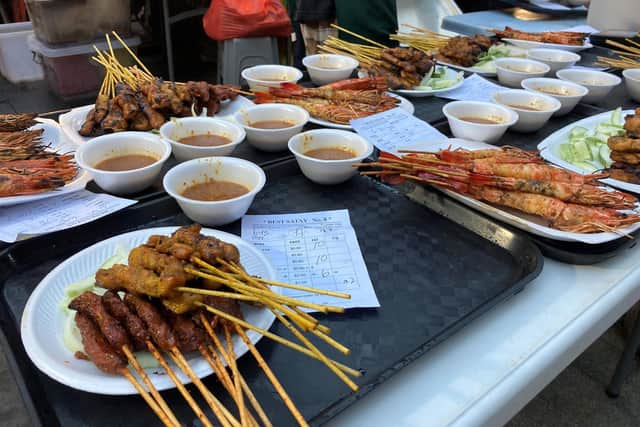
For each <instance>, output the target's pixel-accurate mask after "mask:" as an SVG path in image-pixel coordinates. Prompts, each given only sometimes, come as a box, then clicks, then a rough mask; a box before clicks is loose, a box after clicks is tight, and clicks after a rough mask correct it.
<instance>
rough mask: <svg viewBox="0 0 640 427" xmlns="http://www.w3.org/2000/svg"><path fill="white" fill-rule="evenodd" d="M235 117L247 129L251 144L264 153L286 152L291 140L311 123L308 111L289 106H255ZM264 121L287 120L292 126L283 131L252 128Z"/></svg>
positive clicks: (241, 111)
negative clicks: (253, 124)
mask: <svg viewBox="0 0 640 427" xmlns="http://www.w3.org/2000/svg"><path fill="white" fill-rule="evenodd" d="M233 117H234V119H235V120H236V122H238V123H240V125H241V126H242V127H243V128H244V129H245V131H246V133H247V141H249V144H251V145H253V146H254V147H256V148H257V149H259V150H263V151H282V150H286V149H287V143H288V142H289V139H290V138H291V137H292V136H293V135H295V134H297V133H300V131H301V130H302V128H303V127H304V125H306V124H307V122H308V121H309V113H307V110H305V109H304V108H301V107H297V106H295V105H287V104H260V105H254V106H251V107H248V108H243V109H242V110H239V111H237V112H236V113H235V114H234V116H233ZM263 120H285V121H288V122H291V123H292V125H291V126H289V127H286V128H282V129H262V128H256V127H252V126H251V123H255V122H259V121H263Z"/></svg>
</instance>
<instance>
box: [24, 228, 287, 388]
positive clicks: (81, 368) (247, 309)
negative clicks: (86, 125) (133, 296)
mask: <svg viewBox="0 0 640 427" xmlns="http://www.w3.org/2000/svg"><path fill="white" fill-rule="evenodd" d="M177 228H178V227H158V228H148V229H145V230H138V231H133V232H130V233H125V234H121V235H119V236H114V237H111V238H110V239H107V240H103V241H102V242H98V243H96V244H94V245H92V246H90V247H88V248H86V249H83V250H82V251H80V252H78V253H77V254H75V255H73V256H71V257H70V258H68V259H67V260H65V261H64V262H62V263H61V264H60V265H58V266H57V267H56V268H54V269H53V270H52V271H51V272H50V273H49V274H47V276H46V277H45V278H44V279H42V281H41V282H40V283H39V284H38V286H37V287H36V288H35V290H34V291H33V293H32V294H31V296H30V297H29V300H28V301H27V304H26V306H25V308H24V312H23V314H22V322H21V325H20V329H21V336H22V343H23V344H24V347H25V350H26V351H27V354H28V355H29V357H30V358H31V361H32V362H33V363H34V364H35V365H36V366H37V367H38V369H40V370H41V371H42V372H44V373H45V374H47V375H48V376H50V377H51V378H53V379H54V380H56V381H58V382H60V383H62V384H65V385H67V386H69V387H73V388H75V389H78V390H83V391H88V392H90V393H98V394H109V395H128V394H137V392H136V390H135V389H134V388H133V386H132V385H131V384H130V383H129V381H127V380H126V379H125V378H124V377H122V376H120V375H109V374H106V373H104V372H102V371H100V370H99V369H98V368H97V367H96V366H95V365H94V364H93V363H92V362H89V361H86V360H80V359H77V358H75V357H74V355H73V354H72V353H71V352H70V351H69V350H68V349H67V348H66V347H65V346H64V344H63V342H62V331H63V322H64V318H65V315H64V313H63V312H62V310H61V309H60V301H61V300H62V299H63V297H64V288H65V287H66V286H68V285H69V284H71V283H73V282H76V281H78V280H80V279H83V278H85V277H88V276H91V275H92V274H94V273H95V272H96V270H97V269H98V268H99V267H100V265H102V264H103V263H104V262H105V260H107V259H108V258H109V257H111V256H112V255H113V254H114V253H116V250H117V248H119V247H121V248H125V249H126V250H131V249H132V248H134V247H135V246H138V245H139V244H141V243H144V242H146V240H147V238H148V237H149V236H151V235H152V234H163V235H169V234H170V233H172V232H173V231H175V230H176V229H177ZM202 233H203V234H206V235H208V236H214V237H216V238H218V239H221V240H223V241H225V242H227V243H231V244H233V245H235V246H236V247H237V248H238V250H239V251H240V262H241V263H242V265H244V267H245V268H246V269H247V271H248V272H249V273H250V274H253V275H259V276H261V277H264V278H268V279H273V280H277V277H276V271H275V269H274V268H273V266H272V265H271V264H270V263H269V261H268V260H267V258H266V257H265V256H264V255H263V254H262V253H261V252H260V251H258V250H257V249H256V248H255V247H254V246H253V245H251V244H249V243H247V242H245V241H244V240H242V239H241V238H240V237H238V236H235V235H233V234H229V233H225V232H222V231H217V230H211V229H208V228H203V229H202ZM242 313H243V314H244V317H245V319H246V321H247V322H249V323H251V324H253V325H255V326H258V327H260V328H263V329H269V327H270V326H271V324H272V323H273V320H274V318H275V316H274V315H273V313H271V312H270V311H269V310H267V309H265V308H258V307H251V306H247V305H246V304H242ZM247 335H248V336H249V339H250V340H251V342H252V343H254V344H255V343H257V342H258V341H259V340H260V338H262V335H260V334H258V333H256V332H254V331H247ZM233 347H234V349H235V351H236V355H237V357H240V356H242V355H243V354H244V353H246V351H247V350H248V348H247V346H246V345H245V343H244V341H242V340H241V339H240V338H239V337H238V336H237V335H234V337H233ZM185 357H186V358H187V359H188V360H189V364H190V365H191V367H192V368H193V371H194V372H195V373H196V375H197V376H198V378H203V377H205V376H207V375H209V374H211V372H212V370H211V367H210V366H209V364H208V363H207V362H206V361H205V360H204V359H203V358H202V357H200V356H199V354H197V353H193V354H186V355H185ZM170 363H171V362H170ZM171 366H172V367H174V368H175V372H176V374H177V375H178V377H179V378H180V380H181V381H182V382H183V383H184V384H187V383H188V382H189V379H188V377H187V376H186V375H184V374H183V373H182V372H181V371H180V370H179V369H178V368H176V367H175V365H173V364H172V365H171ZM146 372H147V374H148V375H149V377H150V378H151V380H152V381H153V383H154V384H155V386H156V387H157V388H158V390H166V389H170V388H173V387H175V384H174V383H173V382H172V381H171V379H170V378H169V377H168V375H166V373H164V371H163V370H162V369H155V368H154V369H147V370H146Z"/></svg>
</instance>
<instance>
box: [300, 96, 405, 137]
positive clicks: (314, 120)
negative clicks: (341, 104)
mask: <svg viewBox="0 0 640 427" xmlns="http://www.w3.org/2000/svg"><path fill="white" fill-rule="evenodd" d="M387 95H389V96H393V97H394V98H398V99H399V100H400V104H399V105H398V108H402V109H403V110H405V111H408V112H409V113H410V114H413V113H414V112H415V111H416V109H415V107H414V106H413V104H412V103H411V101H409V100H408V99H407V98H404V97H402V96H400V95H396V94H395V93H387ZM309 121H310V122H311V123H314V124H316V125H319V126H324V127H326V128H333V129H345V130H352V129H353V127H351V125H341V124H338V123H332V122H328V121H326V120H320V119H317V118H315V117H313V116H311V117H309Z"/></svg>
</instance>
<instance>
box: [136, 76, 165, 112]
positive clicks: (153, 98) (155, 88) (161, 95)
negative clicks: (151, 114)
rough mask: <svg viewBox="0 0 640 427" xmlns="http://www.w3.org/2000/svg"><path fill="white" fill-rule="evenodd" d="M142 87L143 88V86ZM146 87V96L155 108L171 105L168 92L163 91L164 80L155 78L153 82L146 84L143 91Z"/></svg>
mask: <svg viewBox="0 0 640 427" xmlns="http://www.w3.org/2000/svg"><path fill="white" fill-rule="evenodd" d="M141 89H142V88H141ZM145 89H146V96H147V101H148V102H149V105H150V106H151V108H153V109H154V110H160V109H164V108H170V107H171V100H170V99H169V96H168V95H167V93H165V92H163V91H162V80H160V79H155V80H154V81H153V82H149V83H148V84H147V85H145V86H144V89H142V90H143V92H144V91H145Z"/></svg>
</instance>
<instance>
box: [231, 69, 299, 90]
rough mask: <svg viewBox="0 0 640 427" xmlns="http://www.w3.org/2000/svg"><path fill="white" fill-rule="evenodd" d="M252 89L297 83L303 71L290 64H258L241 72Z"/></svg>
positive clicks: (264, 88)
mask: <svg viewBox="0 0 640 427" xmlns="http://www.w3.org/2000/svg"><path fill="white" fill-rule="evenodd" d="M240 75H241V76H242V78H243V79H245V80H246V81H247V84H248V85H249V88H250V89H251V90H259V91H266V90H269V88H270V87H280V84H281V83H297V82H298V80H300V79H301V78H302V71H300V70H298V69H297V68H295V67H289V66H288V65H276V64H270V65H256V66H254V67H250V68H245V69H244V70H242V72H241V73H240Z"/></svg>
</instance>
